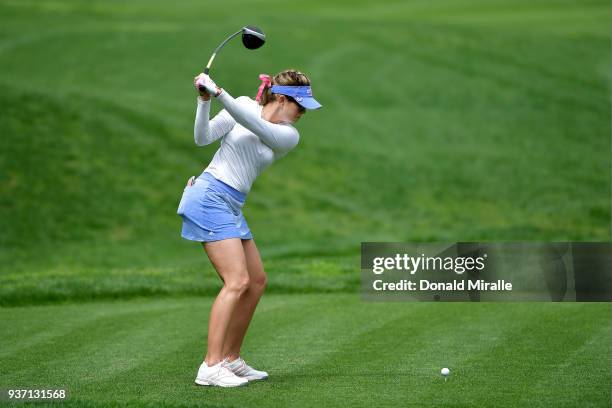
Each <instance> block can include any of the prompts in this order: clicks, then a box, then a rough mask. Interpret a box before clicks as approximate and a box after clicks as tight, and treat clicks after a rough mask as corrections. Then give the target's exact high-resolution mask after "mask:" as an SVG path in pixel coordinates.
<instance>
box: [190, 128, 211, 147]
mask: <svg viewBox="0 0 612 408" xmlns="http://www.w3.org/2000/svg"><path fill="white" fill-rule="evenodd" d="M193 140H194V142H195V144H196V146H206V145H209V144H210V143H211V142H210V140H209V139H208V138H207V137H206V134H203V133H202V132H198V131H196V132H194V134H193Z"/></svg>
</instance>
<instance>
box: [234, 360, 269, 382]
mask: <svg viewBox="0 0 612 408" xmlns="http://www.w3.org/2000/svg"><path fill="white" fill-rule="evenodd" d="M226 367H227V368H228V369H229V370H230V371H231V372H232V373H234V374H236V375H237V376H238V377H241V378H246V379H247V380H249V381H257V380H265V379H267V378H268V373H266V372H265V371H259V370H255V369H254V368H253V367H250V366H249V365H248V364H247V363H246V362H245V361H244V360H243V359H242V358H240V357H238V358H237V359H236V360H234V361H232V362H228V363H227V364H226Z"/></svg>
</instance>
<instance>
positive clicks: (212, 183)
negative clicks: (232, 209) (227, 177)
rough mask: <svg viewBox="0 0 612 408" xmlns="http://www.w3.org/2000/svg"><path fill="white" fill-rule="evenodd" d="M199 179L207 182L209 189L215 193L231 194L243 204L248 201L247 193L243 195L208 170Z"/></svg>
mask: <svg viewBox="0 0 612 408" xmlns="http://www.w3.org/2000/svg"><path fill="white" fill-rule="evenodd" d="M198 179H201V180H204V181H207V182H208V183H209V185H208V188H210V189H212V190H214V191H217V192H220V193H226V194H229V195H230V196H232V197H233V198H234V199H235V200H238V201H240V202H242V203H244V201H245V200H246V196H247V195H246V193H243V192H242V191H240V190H237V189H235V188H234V187H232V186H230V185H229V184H227V183H225V182H223V181H221V180H219V179H218V178H216V177H215V176H213V175H212V174H211V173H209V172H208V171H206V170H205V171H203V172H202V174H200V175H199V176H198Z"/></svg>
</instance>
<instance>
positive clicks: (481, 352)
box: [0, 294, 612, 407]
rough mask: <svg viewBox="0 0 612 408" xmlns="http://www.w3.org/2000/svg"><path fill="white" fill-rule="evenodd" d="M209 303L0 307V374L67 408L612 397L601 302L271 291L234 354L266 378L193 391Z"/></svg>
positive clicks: (567, 401) (600, 400)
mask: <svg viewBox="0 0 612 408" xmlns="http://www.w3.org/2000/svg"><path fill="white" fill-rule="evenodd" d="M210 304H211V299H210V298H184V299H162V300H135V301H116V302H100V303H90V304H86V305H67V306H34V307H25V308H14V309H5V310H3V311H2V312H0V318H1V319H2V321H3V324H4V325H5V327H10V330H8V331H3V332H2V334H0V341H1V343H2V344H3V345H4V347H3V348H2V350H0V356H1V357H0V358H1V359H2V362H3V364H2V367H0V376H1V377H2V381H3V383H8V384H13V385H15V386H17V385H23V386H36V385H40V386H51V385H53V386H56V387H60V386H65V387H67V388H68V390H69V392H70V398H71V401H69V402H70V404H68V403H66V404H65V406H72V404H74V405H75V406H79V403H80V402H81V401H83V402H86V404H85V403H83V405H84V406H100V407H102V406H106V404H107V403H108V402H110V401H120V402H121V403H124V404H127V405H130V406H136V407H138V406H163V404H167V405H168V406H174V405H177V406H179V405H180V406H193V405H196V404H199V406H224V407H225V406H236V407H237V406H244V405H246V406H326V407H346V406H360V407H367V406H414V407H440V406H504V407H524V406H526V405H528V406H531V407H540V406H541V407H547V406H556V407H575V406H582V407H586V406H593V407H595V406H606V403H607V402H609V401H610V397H611V395H610V388H609V387H608V385H609V384H610V382H611V380H612V379H611V373H610V360H611V358H612V355H611V350H610V344H609V339H610V335H611V333H612V322H611V321H610V318H609V317H610V313H611V312H612V307H611V306H610V305H609V304H544V303H540V304H520V303H517V304H506V303H504V304H466V303H460V304H457V303H437V304H425V303H408V304H406V303H391V304H389V303H363V302H361V301H360V299H359V297H358V296H357V295H348V294H347V295H336V294H334V295H270V296H266V297H264V299H263V300H262V304H261V305H260V308H259V309H258V312H257V315H256V316H255V319H254V320H253V322H252V325H253V326H252V329H251V331H250V332H249V334H248V336H247V339H246V341H247V343H246V347H245V348H244V351H243V356H244V358H245V359H247V360H249V361H252V362H253V363H254V364H256V365H257V366H258V367H262V368H264V369H267V370H269V372H270V379H269V380H268V381H265V382H257V383H252V384H249V385H248V386H247V387H244V388H239V389H220V388H209V387H198V386H196V385H194V384H193V378H194V375H195V372H196V371H197V365H198V364H199V362H200V361H201V357H202V356H201V354H202V352H203V339H204V336H205V333H206V324H207V316H208V310H209V308H210ZM443 366H448V367H450V369H451V375H450V377H449V379H448V381H447V382H446V383H445V382H444V380H443V379H442V377H441V376H440V374H439V371H440V367H443ZM483 390H486V392H483ZM560 395H562V396H563V399H562V400H561V399H560V398H559V396H560ZM147 404H149V405H147ZM62 406H64V405H62Z"/></svg>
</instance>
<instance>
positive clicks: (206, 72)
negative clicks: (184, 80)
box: [198, 67, 210, 92]
mask: <svg viewBox="0 0 612 408" xmlns="http://www.w3.org/2000/svg"><path fill="white" fill-rule="evenodd" d="M209 72H210V69H209V68H208V67H206V68H204V73H205V74H206V75H208V73H209ZM198 89H199V90H200V92H205V91H206V88H204V87H203V86H202V85H200V86H198Z"/></svg>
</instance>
